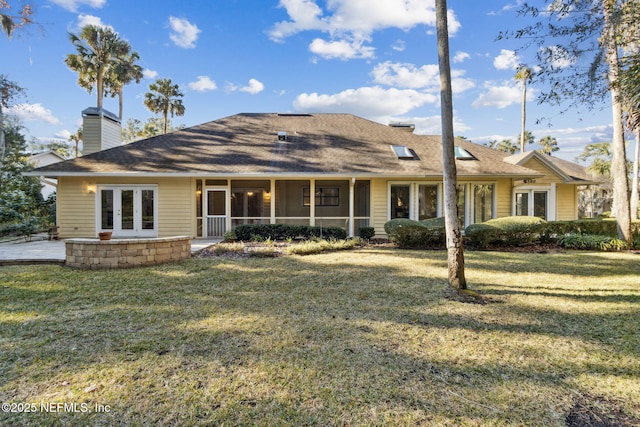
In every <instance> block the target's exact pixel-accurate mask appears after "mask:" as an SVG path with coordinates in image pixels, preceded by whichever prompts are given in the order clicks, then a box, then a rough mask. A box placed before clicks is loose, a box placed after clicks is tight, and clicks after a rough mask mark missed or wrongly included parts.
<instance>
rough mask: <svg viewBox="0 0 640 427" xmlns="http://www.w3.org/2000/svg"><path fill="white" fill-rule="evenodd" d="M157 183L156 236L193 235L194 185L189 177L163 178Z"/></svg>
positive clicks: (194, 215)
mask: <svg viewBox="0 0 640 427" xmlns="http://www.w3.org/2000/svg"><path fill="white" fill-rule="evenodd" d="M157 184H158V237H169V236H190V237H193V236H195V227H196V226H195V217H196V214H195V206H196V202H195V194H196V190H195V186H194V187H193V188H192V181H191V179H190V178H163V179H158V180H157Z"/></svg>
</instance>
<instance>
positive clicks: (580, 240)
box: [384, 216, 640, 251]
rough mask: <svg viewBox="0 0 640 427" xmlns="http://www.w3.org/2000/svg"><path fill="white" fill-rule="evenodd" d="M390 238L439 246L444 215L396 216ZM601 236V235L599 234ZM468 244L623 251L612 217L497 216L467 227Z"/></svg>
mask: <svg viewBox="0 0 640 427" xmlns="http://www.w3.org/2000/svg"><path fill="white" fill-rule="evenodd" d="M384 230H385V232H386V233H387V235H388V236H389V239H390V240H391V241H392V242H394V243H396V244H397V245H398V246H400V247H403V248H430V247H439V246H442V245H444V243H445V232H444V218H433V219H430V220H424V221H414V220H410V219H404V218H402V219H400V218H399V219H393V220H391V221H388V222H387V223H386V224H385V225H384ZM632 233H633V235H634V240H635V241H638V242H640V222H635V223H633V224H632ZM594 236H595V237H594ZM599 236H601V237H602V238H601V237H599ZM465 240H466V243H467V244H468V245H469V246H472V247H476V248H481V249H482V248H487V247H489V246H491V245H500V246H519V245H526V244H532V243H538V242H541V243H546V242H557V243H559V244H560V245H563V246H565V247H567V248H574V249H577V248H580V247H583V248H589V249H595V250H608V251H611V250H620V249H622V248H623V246H624V245H622V244H621V243H620V241H618V240H617V225H616V222H615V221H609V220H604V221H602V220H577V221H549V222H547V221H545V220H543V219H541V218H537V217H530V216H512V217H505V218H496V219H492V220H489V221H486V222H483V223H481V224H473V225H470V226H468V227H467V228H466V229H465Z"/></svg>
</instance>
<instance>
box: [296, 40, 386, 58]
mask: <svg viewBox="0 0 640 427" xmlns="http://www.w3.org/2000/svg"><path fill="white" fill-rule="evenodd" d="M363 42H364V41H363V40H360V41H351V42H350V41H347V40H338V41H329V42H328V41H325V40H322V39H315V40H314V41H312V42H311V44H310V45H309V50H310V51H311V52H313V53H315V54H316V55H318V56H321V57H322V58H324V59H342V60H347V59H353V58H373V56H374V52H375V48H374V47H371V46H363V45H362V44H363Z"/></svg>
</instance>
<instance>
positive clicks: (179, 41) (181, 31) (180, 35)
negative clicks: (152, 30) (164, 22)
mask: <svg viewBox="0 0 640 427" xmlns="http://www.w3.org/2000/svg"><path fill="white" fill-rule="evenodd" d="M169 26H170V27H171V34H169V38H170V39H171V41H172V42H174V43H175V44H176V46H179V47H183V48H185V49H191V48H194V47H196V40H198V34H200V32H201V30H200V29H199V28H198V27H197V26H196V25H195V24H192V23H191V22H189V21H188V20H186V19H184V18H176V17H175V16H170V17H169Z"/></svg>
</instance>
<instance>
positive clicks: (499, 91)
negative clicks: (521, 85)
mask: <svg viewBox="0 0 640 427" xmlns="http://www.w3.org/2000/svg"><path fill="white" fill-rule="evenodd" d="M528 97H529V93H527V98H528ZM521 100H522V91H521V90H520V89H518V88H517V87H516V86H515V85H514V84H511V85H508V84H504V85H500V86H495V85H492V84H489V85H488V86H487V90H486V91H485V92H484V93H482V94H480V96H479V97H478V98H477V99H476V100H475V101H473V104H471V105H473V106H474V107H476V108H478V107H496V108H506V107H508V106H510V105H513V104H518V103H520V102H521Z"/></svg>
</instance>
